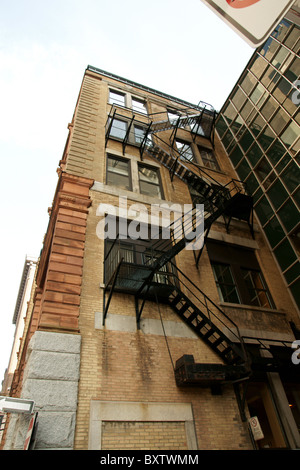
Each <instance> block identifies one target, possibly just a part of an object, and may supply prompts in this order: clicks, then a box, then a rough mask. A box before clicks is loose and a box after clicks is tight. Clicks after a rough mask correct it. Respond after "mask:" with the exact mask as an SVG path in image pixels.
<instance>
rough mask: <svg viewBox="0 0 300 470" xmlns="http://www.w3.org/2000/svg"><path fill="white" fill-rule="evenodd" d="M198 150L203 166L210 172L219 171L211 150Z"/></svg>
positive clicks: (201, 148)
mask: <svg viewBox="0 0 300 470" xmlns="http://www.w3.org/2000/svg"><path fill="white" fill-rule="evenodd" d="M198 149H199V152H200V156H201V160H202V163H203V165H204V166H206V167H207V168H211V169H212V170H220V167H219V164H218V162H217V159H216V157H215V154H214V153H213V151H212V150H210V149H206V148H204V147H199V146H198Z"/></svg>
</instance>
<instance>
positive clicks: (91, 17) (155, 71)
mask: <svg viewBox="0 0 300 470" xmlns="http://www.w3.org/2000/svg"><path fill="white" fill-rule="evenodd" d="M252 53H253V49H251V48H250V47H249V46H248V45H247V44H246V42H245V41H244V40H243V39H241V38H240V37H239V36H238V35H237V34H236V33H235V32H233V31H232V30H231V29H230V28H229V27H228V26H227V25H226V24H224V23H223V22H222V20H220V19H219V18H218V17H217V16H216V15H215V14H214V13H213V12H212V11H211V10H210V9H208V8H207V7H206V6H205V5H204V4H203V3H202V2H201V1H200V0H185V1H182V0H151V1H149V2H146V1H141V0H139V1H138V0H126V1H124V0H115V1H111V0H84V1H80V0H51V2H46V1H42V0H11V1H9V2H8V1H6V0H0V158H1V171H2V181H1V186H0V191H1V199H0V203H1V230H0V237H1V240H0V242H1V245H0V246H1V249H2V269H1V278H0V289H1V291H0V292H1V304H0V305H1V307H0V382H1V381H2V379H3V376H4V371H5V368H6V366H7V364H8V360H9V356H10V351H11V345H12V341H13V334H14V326H13V325H12V317H13V313H14V308H15V303H16V298H17V294H18V289H19V283H20V278H21V274H22V270H23V265H24V261H25V257H26V255H30V256H35V257H38V255H39V253H40V250H41V248H42V241H43V237H44V234H45V232H46V229H47V224H48V212H47V209H48V207H50V206H51V204H52V199H53V195H54V191H55V187H56V182H57V174H56V168H57V166H58V163H59V160H60V159H61V156H62V153H63V150H64V145H65V141H66V138H67V132H68V131H67V125H68V123H69V122H70V121H71V119H72V115H73V111H74V107H75V104H76V100H77V96H78V92H79V88H80V85H81V80H82V77H83V74H84V70H85V68H86V66H87V65H93V66H95V67H98V68H100V69H103V70H106V71H109V72H113V73H115V74H118V75H120V76H123V77H125V78H128V79H131V80H133V81H136V82H139V83H142V84H144V85H147V86H149V87H152V88H155V89H157V90H159V91H163V92H166V93H169V94H171V95H174V96H176V97H178V98H182V99H185V100H187V101H190V102H191V103H195V104H197V103H198V102H199V101H200V100H202V101H206V102H208V103H210V104H211V105H213V106H214V107H215V109H217V110H218V109H220V108H221V106H222V104H223V102H224V101H225V100H226V98H227V96H228V94H229V93H230V91H231V89H232V88H233V86H234V84H235V82H236V80H237V79H238V77H239V76H240V74H241V72H242V71H243V69H244V67H245V65H246V63H247V62H248V60H249V58H250V57H251V55H252ZM0 388H1V387H0Z"/></svg>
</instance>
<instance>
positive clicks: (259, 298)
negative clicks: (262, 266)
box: [241, 268, 274, 308]
mask: <svg viewBox="0 0 300 470" xmlns="http://www.w3.org/2000/svg"><path fill="white" fill-rule="evenodd" d="M241 271H242V274H243V278H244V282H245V285H246V288H247V291H248V295H249V303H250V305H256V306H258V307H265V308H274V303H273V301H272V298H271V295H270V292H269V290H268V288H267V285H266V282H265V280H264V278H263V276H262V273H261V272H259V271H256V270H253V269H252V270H251V269H243V268H242V269H241Z"/></svg>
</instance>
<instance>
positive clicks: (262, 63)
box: [216, 19, 300, 307]
mask: <svg viewBox="0 0 300 470" xmlns="http://www.w3.org/2000/svg"><path fill="white" fill-rule="evenodd" d="M299 50H300V28H299V26H298V25H297V24H295V23H293V22H290V21H288V20H287V19H283V20H282V21H281V22H280V24H279V25H278V27H277V28H276V29H275V31H274V32H273V33H272V35H271V36H270V37H269V38H268V40H267V41H266V42H265V44H263V45H262V46H261V47H259V48H258V49H257V50H256V51H255V52H254V54H253V56H252V57H251V59H250V61H249V63H248V64H247V66H246V68H245V70H244V72H243V73H242V75H241V77H240V79H239V80H238V82H237V83H236V85H235V87H234V88H233V90H232V92H231V93H230V95H229V97H228V99H227V100H226V102H225V104H224V105H223V107H222V109H221V111H220V114H219V116H218V119H217V124H216V125H217V132H218V134H219V136H220V138H221V141H222V143H223V145H224V147H225V149H226V152H227V153H228V155H229V157H230V160H231V162H232V164H233V166H234V168H235V169H236V171H237V173H238V175H239V177H240V178H241V179H242V180H243V181H245V182H246V184H247V189H248V192H249V193H250V194H251V195H252V196H253V198H254V210H255V213H256V216H257V218H258V220H259V222H260V224H261V226H262V228H263V230H264V233H265V235H266V237H267V239H268V242H269V245H270V247H271V249H272V252H273V254H274V256H275V259H276V261H277V263H278V265H279V266H280V269H281V272H282V274H283V276H284V279H285V281H286V284H287V286H288V288H289V289H290V292H291V294H292V297H293V299H294V301H295V302H296V304H297V305H298V307H299V306H300V264H299V247H300V214H299V206H300V190H299V182H300V168H299V163H300V112H299V111H300V80H299V79H300V57H299Z"/></svg>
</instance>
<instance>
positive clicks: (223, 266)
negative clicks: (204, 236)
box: [206, 241, 275, 308]
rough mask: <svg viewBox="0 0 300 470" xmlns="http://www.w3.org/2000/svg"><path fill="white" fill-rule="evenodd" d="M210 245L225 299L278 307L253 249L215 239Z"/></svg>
mask: <svg viewBox="0 0 300 470" xmlns="http://www.w3.org/2000/svg"><path fill="white" fill-rule="evenodd" d="M206 246H207V249H208V254H209V258H210V262H211V266H212V270H213V274H214V278H215V282H216V286H217V290H218V293H219V297H220V300H221V301H222V302H230V303H234V304H245V305H253V306H256V307H262V308H275V305H274V302H273V300H272V297H271V294H270V292H269V289H268V286H267V284H266V281H265V279H264V277H263V274H262V272H261V270H260V268H259V264H258V262H257V260H256V256H255V253H254V251H253V250H250V249H246V248H243V247H239V246H234V245H229V244H225V243H218V242H214V241H208V242H207V244H206Z"/></svg>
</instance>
